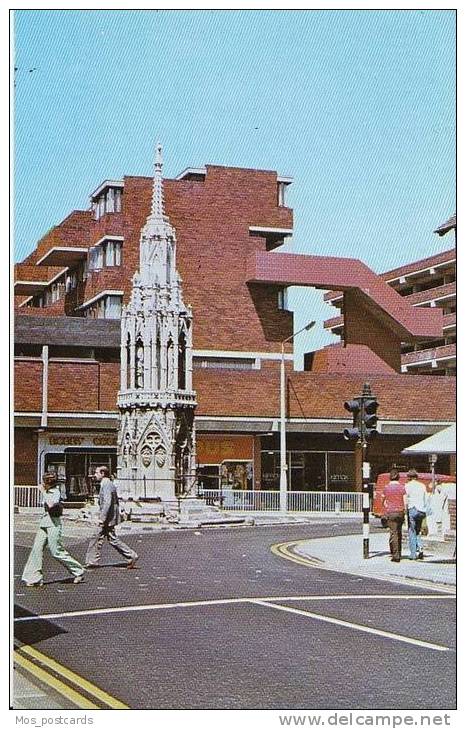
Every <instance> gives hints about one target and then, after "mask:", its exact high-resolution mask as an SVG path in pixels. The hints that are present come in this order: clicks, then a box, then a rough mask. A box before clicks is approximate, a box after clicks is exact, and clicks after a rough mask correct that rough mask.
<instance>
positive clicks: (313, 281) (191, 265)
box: [15, 165, 455, 498]
mask: <svg viewBox="0 0 466 729" xmlns="http://www.w3.org/2000/svg"><path fill="white" fill-rule="evenodd" d="M152 183H153V180H152V178H150V177H134V176H126V177H124V178H123V179H121V180H106V181H105V182H103V183H102V184H101V185H99V186H98V187H97V188H96V189H95V190H94V191H93V192H92V194H91V196H90V205H89V208H88V209H87V210H75V211H73V212H71V213H70V215H68V217H66V218H65V220H63V221H62V222H61V223H59V224H58V225H56V226H55V227H54V228H52V229H51V230H50V231H49V232H48V233H47V234H46V235H45V236H44V237H43V238H42V239H41V240H40V241H39V242H38V244H37V246H36V248H35V249H34V251H33V252H32V253H31V254H30V255H29V256H28V257H27V258H26V259H25V260H24V261H22V262H21V263H19V264H17V265H16V267H15V314H16V316H15V483H16V484H24V485H28V484H35V483H37V482H38V480H39V479H40V475H41V473H42V472H43V471H44V470H46V469H49V468H54V469H55V470H56V471H57V472H58V473H59V474H60V477H61V478H62V480H63V482H64V484H65V486H66V493H67V494H68V495H69V496H70V498H73V497H75V496H77V495H82V494H85V493H86V484H87V482H88V479H89V474H90V473H91V472H93V469H94V468H95V466H96V465H99V464H104V463H105V464H108V465H109V466H110V467H111V468H112V470H114V469H115V467H116V437H117V431H118V410H117V396H118V391H119V387H120V316H121V306H122V303H127V302H128V300H129V296H130V293H131V288H132V278H133V276H134V274H135V271H136V270H137V268H138V265H139V244H140V234H141V229H142V227H143V226H144V224H145V221H146V219H147V216H148V214H149V211H150V206H151V195H152ZM291 183H292V179H291V178H289V177H284V176H281V175H279V174H277V172H273V171H267V170H253V169H241V168H234V167H220V166H211V165H207V166H206V167H204V168H194V169H193V168H188V169H186V170H185V171H184V172H182V173H181V174H179V175H178V176H177V177H176V178H175V179H166V180H164V181H163V189H164V197H165V212H166V214H167V216H168V218H169V221H170V224H171V225H172V226H173V228H174V229H175V231H176V239H177V253H176V260H177V268H178V270H179V271H180V274H181V279H182V289H183V297H184V301H185V303H186V304H189V305H190V306H191V307H192V312H193V388H194V390H195V392H196V399H197V408H196V414H195V417H196V440H197V444H196V453H197V465H198V472H199V475H200V478H201V479H202V478H203V479H204V484H207V485H215V484H217V485H218V484H219V483H223V484H224V485H229V486H231V487H233V488H238V489H245V488H254V489H270V490H274V489H278V483H279V437H278V430H279V428H278V423H279V413H280V360H281V348H282V342H284V340H287V339H289V338H290V337H291V336H292V334H293V314H292V312H290V311H288V310H287V309H286V298H287V297H286V289H287V287H289V286H293V285H305V286H313V287H317V288H320V289H323V290H329V289H332V290H339V291H343V292H344V294H343V296H344V297H345V300H346V311H347V321H346V342H345V346H344V347H343V346H341V347H338V346H337V347H336V348H334V350H333V352H334V353H335V352H336V355H335V354H332V355H329V354H327V353H326V352H325V349H328V348H324V350H321V351H320V352H316V353H313V356H312V357H308V358H307V367H306V370H305V371H303V372H297V371H294V370H293V343H292V340H289V341H288V342H287V343H286V344H285V345H284V350H285V361H286V372H287V375H286V409H287V459H288V473H289V482H290V488H291V490H294V491H312V490H330V491H331V490H334V491H338V490H344V491H348V490H353V489H355V488H356V486H357V479H356V473H355V459H354V452H353V445H352V444H350V443H348V442H347V441H345V440H344V438H343V429H344V428H345V427H346V426H347V425H348V423H349V420H348V413H347V412H346V411H345V409H344V407H343V403H344V401H345V400H347V399H348V398H349V397H352V396H354V395H357V394H358V393H359V392H360V391H361V388H362V385H363V383H364V382H366V381H368V382H369V383H370V384H371V386H372V390H373V392H375V393H376V395H377V397H378V400H379V402H380V408H379V416H380V437H379V438H378V439H377V441H376V442H374V445H373V446H371V454H370V459H371V463H372V465H373V469H374V470H373V472H374V474H375V475H376V473H377V472H378V471H380V470H386V469H387V468H388V467H390V466H391V465H392V464H393V463H397V464H399V465H404V464H405V462H406V459H405V458H404V457H402V456H401V455H400V454H401V451H402V450H403V448H405V447H406V446H408V445H411V444H413V443H415V442H417V441H418V440H420V439H421V438H423V437H425V436H426V435H430V434H431V433H434V432H436V431H438V430H440V429H441V428H443V427H445V426H446V425H448V424H450V423H451V422H452V421H453V420H454V417H455V382H454V378H438V377H432V376H431V375H432V374H433V371H432V372H429V375H420V377H422V378H423V379H422V382H421V384H422V386H420V387H416V388H413V386H412V378H411V377H409V376H407V375H406V374H404V373H402V372H401V356H402V354H401V343H402V342H409V343H410V344H411V345H413V347H414V346H417V345H418V344H419V343H422V342H424V341H432V340H434V341H437V340H438V339H440V337H441V336H442V317H441V314H440V312H439V310H438V309H434V308H428V309H427V310H426V309H422V308H419V307H413V306H411V302H410V301H409V299H408V298H407V297H402V296H400V295H399V294H398V293H397V292H396V291H394V290H393V289H392V288H391V287H390V286H389V285H387V284H386V283H385V282H384V281H383V280H381V279H380V277H379V276H377V275H376V274H375V273H374V272H372V271H371V270H370V269H369V268H368V267H367V266H365V265H364V264H363V263H362V262H360V261H357V260H352V259H335V258H328V257H325V256H298V255H293V254H288V253H281V252H280V246H281V245H282V243H283V242H284V240H285V239H286V238H287V237H289V236H291V235H292V232H293V212H292V210H291V209H290V208H289V207H287V205H286V190H287V187H288V186H289V185H290V184H291ZM445 260H446V259H445ZM442 285H443V284H442ZM447 286H448V284H447ZM309 318H310V319H312V312H309ZM403 356H406V355H405V354H403ZM311 360H312V361H311ZM444 460H445V462H441V463H440V468H441V469H443V470H446V469H448V468H449V467H450V466H449V462H448V459H444ZM425 461H426V459H425V458H423V457H421V458H420V459H418V460H416V459H413V460H412V461H410V463H412V464H413V465H416V466H417V467H418V468H422V469H425V468H426V462H425Z"/></svg>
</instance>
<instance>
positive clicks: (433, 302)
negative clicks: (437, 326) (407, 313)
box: [403, 281, 456, 307]
mask: <svg viewBox="0 0 466 729" xmlns="http://www.w3.org/2000/svg"><path fill="white" fill-rule="evenodd" d="M403 298H404V300H405V301H408V302H409V303H410V304H411V305H412V306H422V305H423V304H424V305H426V304H429V305H430V306H438V307H442V305H443V303H444V302H447V301H454V300H455V299H456V282H455V281H454V282H453V283H449V284H444V285H443V286H436V287H435V288H433V289H426V290H425V291H417V292H416V293H415V294H410V295H409V296H405V297H403Z"/></svg>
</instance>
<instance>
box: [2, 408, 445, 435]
mask: <svg viewBox="0 0 466 729" xmlns="http://www.w3.org/2000/svg"><path fill="white" fill-rule="evenodd" d="M48 421H49V425H48V427H47V430H48V431H52V432H53V430H54V429H63V430H64V429H68V430H75V431H76V430H77V429H79V428H92V429H97V428H98V429H109V430H117V429H118V421H119V416H118V413H117V412H114V413H112V412H94V413H92V412H82V413H50V412H49V413H48ZM40 422H41V414H40V413H38V412H15V415H14V424H15V426H16V427H19V428H21V427H22V428H35V427H37V428H39V427H40ZM347 425H350V421H349V420H348V419H340V418H335V419H328V420H322V419H315V420H313V419H311V418H309V419H299V418H291V419H289V420H287V425H286V428H287V431H288V432H289V433H310V434H312V433H315V434H327V435H332V434H334V435H338V436H340V435H341V432H342V429H343V428H344V427H345V426H347ZM449 425H451V422H448V421H429V420H424V421H415V420H413V421H390V420H382V421H379V430H380V432H381V433H382V434H383V435H394V436H400V435H418V436H422V435H432V434H434V433H436V432H438V431H439V430H442V429H444V428H446V427H447V426H449ZM196 430H197V432H198V433H206V434H207V433H215V434H228V433H238V434H243V435H248V434H250V435H252V434H255V435H263V436H266V435H271V434H274V433H277V432H278V420H277V419H276V418H252V419H249V418H240V417H226V416H225V417H211V416H209V415H200V416H199V415H198V416H196Z"/></svg>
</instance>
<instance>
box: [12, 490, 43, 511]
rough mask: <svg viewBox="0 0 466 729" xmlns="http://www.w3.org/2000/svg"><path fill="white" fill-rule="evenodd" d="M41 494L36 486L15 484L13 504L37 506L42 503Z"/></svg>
mask: <svg viewBox="0 0 466 729" xmlns="http://www.w3.org/2000/svg"><path fill="white" fill-rule="evenodd" d="M43 503H44V500H43V494H42V491H41V489H40V488H39V487H38V486H15V502H14V505H15V506H19V507H21V508H23V509H24V508H35V509H37V508H39V507H41V506H42V505H43Z"/></svg>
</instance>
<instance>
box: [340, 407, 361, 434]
mask: <svg viewBox="0 0 466 729" xmlns="http://www.w3.org/2000/svg"><path fill="white" fill-rule="evenodd" d="M344 406H345V409H346V410H348V412H350V413H352V415H353V427H352V428H345V429H344V431H343V437H344V438H345V440H358V439H359V438H360V437H361V414H362V413H361V398H357V399H355V400H347V401H346V402H345V404H344Z"/></svg>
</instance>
